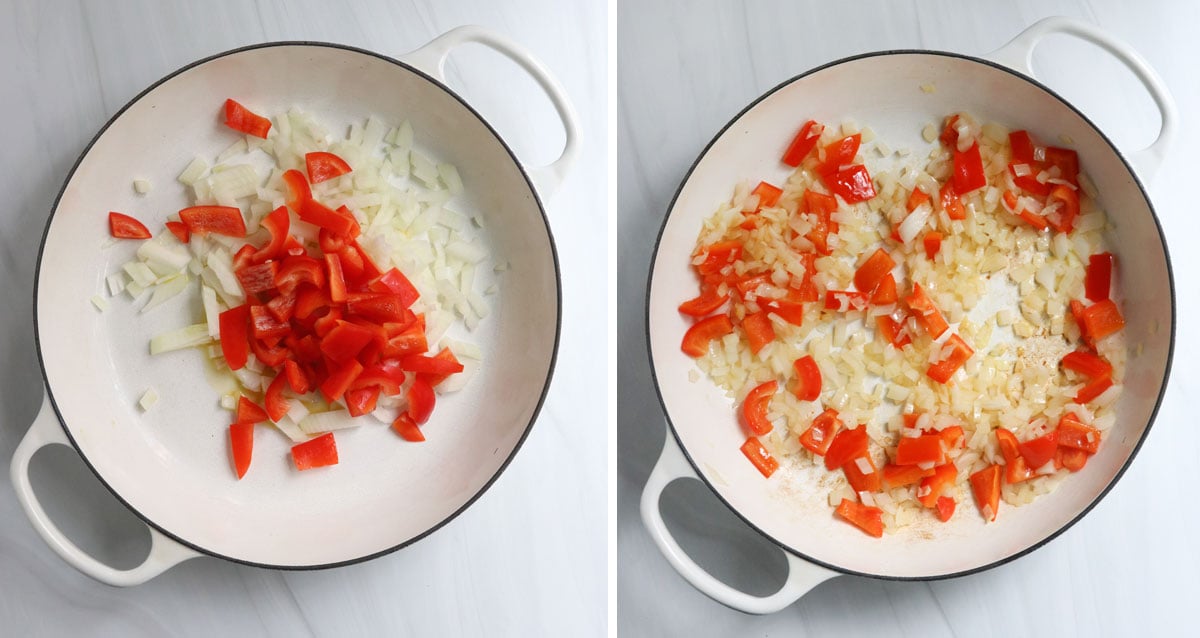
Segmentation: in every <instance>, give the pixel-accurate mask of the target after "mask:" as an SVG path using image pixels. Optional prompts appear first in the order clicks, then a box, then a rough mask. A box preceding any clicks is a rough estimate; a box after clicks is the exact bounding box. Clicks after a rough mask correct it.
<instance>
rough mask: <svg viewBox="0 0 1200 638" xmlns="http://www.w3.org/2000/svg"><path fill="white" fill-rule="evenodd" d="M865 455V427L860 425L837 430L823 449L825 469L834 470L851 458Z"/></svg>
mask: <svg viewBox="0 0 1200 638" xmlns="http://www.w3.org/2000/svg"><path fill="white" fill-rule="evenodd" d="M866 455H867V428H866V426H863V425H860V426H858V427H856V428H853V429H845V430H842V431H841V432H838V433H837V435H836V436H834V437H833V441H832V442H831V443H830V444H829V449H827V450H825V469H827V470H835V469H837V468H839V467H842V466H843V465H845V464H846V463H847V462H848V461H850V460H851V459H856V458H858V457H860V456H866Z"/></svg>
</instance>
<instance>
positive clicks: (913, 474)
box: [883, 463, 934, 489]
mask: <svg viewBox="0 0 1200 638" xmlns="http://www.w3.org/2000/svg"><path fill="white" fill-rule="evenodd" d="M933 473H934V470H933V468H929V469H928V470H923V469H921V468H920V467H918V466H916V465H894V464H891V463H889V464H887V465H885V466H883V481H884V483H886V484H887V485H888V489H895V488H897V487H905V486H907V485H916V484H917V483H920V482H921V479H923V478H926V477H929V476H933Z"/></svg>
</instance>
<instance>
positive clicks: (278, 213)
mask: <svg viewBox="0 0 1200 638" xmlns="http://www.w3.org/2000/svg"><path fill="white" fill-rule="evenodd" d="M291 225H292V218H291V216H290V215H288V209H287V207H286V206H280V207H279V208H276V209H275V210H273V211H271V213H270V214H269V215H267V216H266V217H264V218H263V221H262V226H263V228H266V229H267V230H268V231H269V232H270V233H271V241H269V242H267V245H266V246H263V247H262V248H259V249H258V251H257V252H255V253H254V256H253V257H251V258H250V261H251V263H255V264H261V263H263V262H264V261H267V260H268V259H275V258H276V257H282V256H283V255H282V253H283V244H284V242H286V241H287V238H288V230H289V229H290V228H291Z"/></svg>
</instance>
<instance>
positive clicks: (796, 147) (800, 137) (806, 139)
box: [783, 120, 825, 166]
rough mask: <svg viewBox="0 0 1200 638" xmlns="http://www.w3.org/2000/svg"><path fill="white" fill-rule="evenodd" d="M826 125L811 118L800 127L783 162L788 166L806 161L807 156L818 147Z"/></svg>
mask: <svg viewBox="0 0 1200 638" xmlns="http://www.w3.org/2000/svg"><path fill="white" fill-rule="evenodd" d="M824 130H825V127H823V126H821V125H820V124H817V123H816V122H814V121H812V120H809V121H807V122H805V123H804V126H802V127H800V131H799V132H798V133H796V137H794V138H793V139H792V143H791V144H789V145H788V148H787V151H786V152H784V154H783V163H784V164H787V165H788V166H799V165H800V162H803V161H804V158H805V157H808V154H809V153H811V152H812V150H813V148H814V147H816V145H817V142H818V141H819V140H820V139H821V132H822V131H824Z"/></svg>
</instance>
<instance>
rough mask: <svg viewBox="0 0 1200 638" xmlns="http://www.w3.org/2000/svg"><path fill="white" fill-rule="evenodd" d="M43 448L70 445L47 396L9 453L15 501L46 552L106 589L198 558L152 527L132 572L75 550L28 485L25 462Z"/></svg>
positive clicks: (77, 548)
mask: <svg viewBox="0 0 1200 638" xmlns="http://www.w3.org/2000/svg"><path fill="white" fill-rule="evenodd" d="M47 445H66V446H70V445H71V443H70V442H69V441H68V440H67V435H66V434H65V433H64V432H63V429H62V427H61V426H60V425H59V423H58V417H56V416H55V414H54V409H53V408H52V407H51V406H50V397H49V395H47V396H46V398H45V399H43V400H42V409H41V410H40V411H39V412H38V415H37V418H35V419H34V420H33V425H31V426H29V431H28V432H26V433H25V438H23V439H21V443H20V445H18V446H17V451H16V452H15V453H13V460H12V466H11V467H10V474H11V477H12V482H13V486H14V487H15V488H16V492H17V500H18V501H20V502H21V507H22V508H24V509H25V516H27V517H29V522H30V523H32V524H33V528H34V529H36V530H37V532H38V534H40V535H41V537H42V540H44V541H46V544H47V545H49V546H50V549H53V550H54V551H55V552H57V553H58V555H59V556H61V557H62V559H63V560H65V561H67V563H69V564H70V565H71V566H72V567H74V568H75V569H78V570H79V571H81V572H83V573H85V574H87V575H88V576H91V577H92V578H95V579H96V580H98V581H100V582H102V583H105V584H107V585H114V586H117V587H128V586H130V585H140V584H142V583H144V582H146V581H148V580H150V579H151V578H154V577H155V576H157V575H159V574H161V573H163V572H164V571H166V570H168V569H170V568H171V567H174V566H175V565H177V564H179V563H181V562H183V561H185V560H187V559H189V558H195V557H197V556H199V555H200V554H199V553H197V552H195V551H193V550H191V549H189V548H187V547H185V546H183V545H181V544H180V543H179V542H178V541H175V540H173V539H171V538H168V537H167V536H165V535H164V534H162V533H161V532H159V531H158V530H156V529H154V528H153V527H151V528H150V553H149V554H148V555H147V556H146V559H145V560H144V561H142V564H141V565H138V566H137V567H134V568H132V569H127V570H121V569H114V568H112V567H109V566H108V565H105V564H104V563H102V562H100V561H98V560H96V559H95V558H93V557H92V556H90V555H89V554H87V553H85V552H84V551H83V550H81V549H79V546H77V545H76V544H75V543H73V542H71V540H70V539H69V538H67V537H66V535H65V534H63V533H62V530H60V529H58V526H57V525H55V524H54V521H51V520H50V517H49V516H47V515H46V510H44V509H42V504H41V503H40V502H39V501H38V498H37V495H36V494H34V492H33V486H32V485H31V484H30V481H29V461H30V459H32V458H33V455H34V454H36V453H37V451H38V450H40V449H42V448H43V447H45V446H47Z"/></svg>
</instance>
